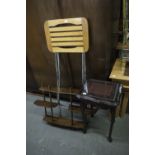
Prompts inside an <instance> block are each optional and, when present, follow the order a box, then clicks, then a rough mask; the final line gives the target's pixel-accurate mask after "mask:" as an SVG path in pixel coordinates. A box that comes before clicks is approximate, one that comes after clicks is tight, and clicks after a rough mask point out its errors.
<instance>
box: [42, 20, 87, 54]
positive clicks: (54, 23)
mask: <svg viewBox="0 0 155 155" xmlns="http://www.w3.org/2000/svg"><path fill="white" fill-rule="evenodd" d="M44 29H45V36H46V42H47V47H48V50H49V51H50V52H53V53H85V52H87V51H88V49H89V40H88V38H89V37H88V22H87V19H86V18H84V17H81V18H67V19H56V20H47V21H46V22H45V24H44Z"/></svg>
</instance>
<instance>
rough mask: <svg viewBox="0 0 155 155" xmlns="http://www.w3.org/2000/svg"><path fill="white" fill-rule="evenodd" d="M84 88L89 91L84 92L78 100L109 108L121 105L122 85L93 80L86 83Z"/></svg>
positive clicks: (79, 95) (78, 96)
mask: <svg viewBox="0 0 155 155" xmlns="http://www.w3.org/2000/svg"><path fill="white" fill-rule="evenodd" d="M86 85H87V86H86ZM84 88H87V90H82V92H81V94H78V95H77V98H79V99H83V100H87V101H92V102H94V103H97V104H100V105H102V104H103V105H108V106H117V105H118V103H119V102H118V100H119V95H120V93H121V84H119V83H115V82H110V81H101V80H93V79H91V80H89V81H87V83H85V86H84ZM84 92H86V93H84Z"/></svg>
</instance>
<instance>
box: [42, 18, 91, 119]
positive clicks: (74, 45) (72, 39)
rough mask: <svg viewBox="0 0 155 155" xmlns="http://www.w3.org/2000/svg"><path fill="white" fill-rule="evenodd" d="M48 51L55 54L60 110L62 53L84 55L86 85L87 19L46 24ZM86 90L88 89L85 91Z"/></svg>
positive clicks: (83, 72)
mask: <svg viewBox="0 0 155 155" xmlns="http://www.w3.org/2000/svg"><path fill="white" fill-rule="evenodd" d="M44 29H45V36H46V42H47V47H48V50H49V51H50V52H52V53H54V54H55V67H56V76H57V77H56V78H57V102H58V105H59V110H60V113H59V114H60V117H61V115H62V114H61V106H60V89H61V72H60V58H59V54H60V53H75V54H76V53H81V54H82V83H83V85H84V84H85V83H86V62H85V53H86V52H87V51H88V49H89V40H88V38H89V37H88V22H87V19H86V18H83V17H82V18H67V19H55V20H47V21H46V22H45V24H44ZM85 90H86V89H85Z"/></svg>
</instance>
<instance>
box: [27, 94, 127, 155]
mask: <svg viewBox="0 0 155 155" xmlns="http://www.w3.org/2000/svg"><path fill="white" fill-rule="evenodd" d="M37 99H41V97H40V96H34V95H31V94H28V93H27V95H26V104H27V106H26V112H27V115H26V126H27V127H26V145H27V146H26V150H27V155H128V154H129V116H128V114H126V115H125V116H124V117H123V118H116V122H115V125H114V129H113V135H112V137H113V142H112V143H109V142H108V141H107V135H108V130H109V116H108V112H107V111H105V110H99V111H98V112H97V113H96V115H95V116H94V117H93V118H89V128H88V130H87V133H86V134H83V132H82V131H77V130H76V131H75V130H70V129H63V128H58V127H54V126H51V125H48V124H46V123H45V122H44V121H43V120H42V119H43V115H44V109H43V108H40V107H37V106H36V105H34V104H33V102H34V101H35V100H37ZM62 103H63V104H64V105H68V104H67V103H66V102H62ZM57 112H58V111H57V110H56V113H57ZM63 114H64V115H69V112H67V108H66V107H65V106H64V108H63ZM75 117H76V118H77V119H78V118H80V117H81V116H80V114H76V115H75Z"/></svg>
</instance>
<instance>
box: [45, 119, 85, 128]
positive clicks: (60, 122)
mask: <svg viewBox="0 0 155 155" xmlns="http://www.w3.org/2000/svg"><path fill="white" fill-rule="evenodd" d="M44 121H46V122H47V123H49V124H51V125H55V126H60V127H65V128H73V129H84V123H83V122H82V121H76V120H73V123H72V121H71V120H70V119H67V118H64V117H55V116H53V118H52V116H45V117H44Z"/></svg>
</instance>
